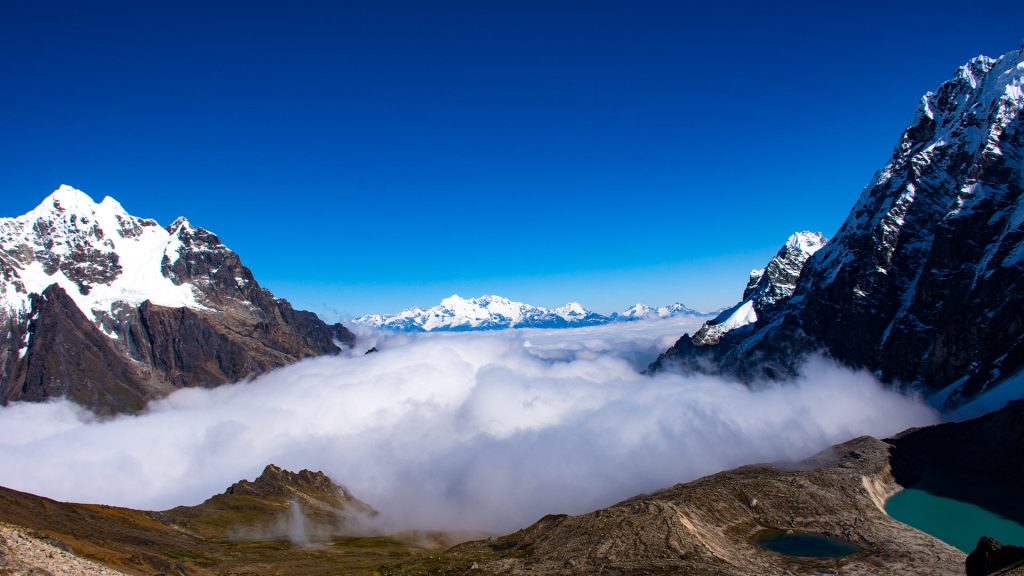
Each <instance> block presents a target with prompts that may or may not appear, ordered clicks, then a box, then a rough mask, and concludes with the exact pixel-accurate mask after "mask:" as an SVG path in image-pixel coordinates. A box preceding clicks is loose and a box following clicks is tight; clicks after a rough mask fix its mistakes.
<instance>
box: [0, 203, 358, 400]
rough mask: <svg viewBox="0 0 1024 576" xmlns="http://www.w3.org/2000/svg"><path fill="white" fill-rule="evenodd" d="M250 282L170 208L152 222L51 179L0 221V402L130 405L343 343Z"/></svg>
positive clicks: (346, 335) (233, 260)
mask: <svg viewBox="0 0 1024 576" xmlns="http://www.w3.org/2000/svg"><path fill="white" fill-rule="evenodd" d="M354 340H355V338H354V336H353V334H352V333H351V332H350V331H349V330H348V329H347V328H345V327H344V326H342V325H341V324H335V325H327V324H325V323H324V322H323V321H321V320H320V319H319V318H318V317H317V316H316V315H315V314H313V313H311V312H304V311H300V310H295V309H294V308H292V306H291V305H290V304H288V302H286V301H285V300H281V299H278V298H275V297H274V295H273V294H271V293H270V292H269V291H268V290H266V289H264V288H262V287H260V285H259V283H258V282H256V279H255V278H254V277H253V275H252V272H250V271H249V269H248V268H246V267H245V266H244V265H242V262H241V260H240V259H239V257H238V255H237V254H235V253H234V252H232V251H231V250H230V249H228V247H227V246H225V245H224V244H223V243H221V241H220V240H219V239H218V238H217V236H215V235H214V234H212V233H211V232H208V231H206V230H204V229H202V228H197V227H194V226H192V225H191V224H190V223H189V222H188V220H186V219H184V218H179V219H178V220H176V221H175V222H174V223H172V224H171V225H170V226H168V227H166V228H163V227H161V226H160V225H159V224H157V223H156V222H155V221H153V220H147V219H142V218H137V217H135V216H132V215H130V214H128V213H127V212H126V211H125V210H124V209H123V208H122V207H121V205H120V204H118V203H117V201H115V200H113V199H112V198H109V197H108V198H105V199H104V200H103V201H102V202H100V203H96V202H94V201H93V200H92V198H90V197H89V196H88V195H86V194H85V193H83V192H81V191H79V190H75V189H74V188H71V187H69V186H61V187H60V188H59V189H58V190H57V191H55V192H54V193H53V194H51V195H50V196H49V197H47V198H46V199H45V200H44V201H43V203H42V204H40V205H39V206H38V207H37V208H35V209H34V210H32V211H31V212H29V213H28V214H25V215H24V216H20V217H18V218H4V219H0V401H3V402H4V403H6V402H11V401H16V400H27V401H43V400H47V399H50V398H54V397H67V398H70V399H72V400H74V401H75V402H77V403H79V404H81V405H83V406H86V407H89V408H91V409H93V410H94V411H96V412H99V413H106V414H111V413H121V412H134V411H138V410H141V409H142V408H143V407H144V406H145V404H146V402H147V401H148V400H151V399H153V398H158V397H160V396H164V395H166V394H168V393H170V392H172V391H174V390H176V389H178V388H182V387H190V386H205V387H211V386H217V385H219V384H224V383H228V382H235V381H238V380H241V379H244V378H247V377H250V376H253V375H256V374H259V373H261V372H265V371H267V370H270V369H273V368H276V367H279V366H283V365H286V364H290V363H292V362H295V361H297V360H299V359H301V358H305V357H309V356H317V355H322V354H335V353H338V352H340V351H341V349H342V347H344V346H351V345H352V344H353V343H354Z"/></svg>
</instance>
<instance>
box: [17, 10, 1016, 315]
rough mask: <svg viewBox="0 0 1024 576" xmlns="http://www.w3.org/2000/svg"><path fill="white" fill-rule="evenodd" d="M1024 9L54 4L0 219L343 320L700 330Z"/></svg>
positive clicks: (1006, 38) (20, 107)
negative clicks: (451, 307)
mask: <svg viewBox="0 0 1024 576" xmlns="http://www.w3.org/2000/svg"><path fill="white" fill-rule="evenodd" d="M1022 22H1024V3H1022V2H972V3H970V6H968V4H965V3H963V2H959V3H955V4H953V3H951V4H950V5H949V6H943V5H942V4H941V3H937V2H927V3H909V2H907V3H904V2H899V3H870V2H850V3H843V4H838V3H835V2H820V1H816V2H750V3H725V2H716V3H714V5H713V6H712V5H711V3H701V4H692V5H690V4H688V3H685V2H681V1H674V2H668V1H666V2H645V1H633V0H631V1H625V0H623V1H621V2H605V1H595V0H585V1H582V0H581V1H578V2H576V1H557V0H545V1H536V2H530V1H522V0H517V1H508V2H477V1H474V2H426V1H410V2H388V1H383V0H381V1H343V2H276V3H264V2H234V3H223V4H221V5H217V6H211V5H208V3H205V2H201V3H191V2H181V1H175V2H124V3H113V2H88V3H86V2H68V3H54V2H45V1H40V0H24V1H18V0H7V1H5V2H4V3H3V9H2V11H0V51H2V52H0V87H2V89H0V198H2V199H0V215H17V214H21V213H24V212H26V211H27V210H29V209H30V208H31V207H33V206H34V205H35V204H37V203H38V202H39V200H40V199H42V198H43V197H44V196H45V195H46V194H47V193H49V192H50V191H51V190H53V189H54V188H56V187H57V185H59V184H61V183H68V184H71V185H73V186H76V187H78V188H81V189H83V190H85V191H86V192H88V193H90V194H91V195H93V196H94V197H95V198H96V199H97V200H98V199H100V198H102V197H103V196H105V195H110V196H113V197H115V198H117V199H118V200H120V201H121V203H122V204H124V206H125V207H126V208H127V209H128V210H129V211H130V212H132V213H134V214H137V215H140V216H147V217H152V218H156V219H157V220H159V221H160V222H161V223H165V224H166V223H169V222H170V221H171V220H173V219H174V218H175V217H176V216H178V215H180V214H185V215H187V216H189V218H190V219H191V220H192V221H193V222H195V223H196V224H198V225H201V226H203V227H206V228H209V229H211V230H213V231H214V232H216V233H218V234H219V235H220V236H221V237H222V239H223V240H224V241H225V242H226V243H227V244H228V245H229V246H231V247H232V248H234V249H235V250H236V251H237V252H239V253H240V254H241V256H242V258H243V260H244V261H245V262H246V263H247V264H248V265H249V266H250V267H251V268H252V269H253V271H254V272H255V274H256V276H257V278H258V279H259V280H260V281H261V282H262V283H263V284H264V285H266V286H268V287H269V288H271V289H272V290H274V291H275V292H276V293H277V294H278V295H281V296H284V297H287V298H289V299H291V300H292V301H293V302H295V303H296V304H298V305H300V306H303V307H307V308H310V309H313V310H315V311H317V312H321V313H325V312H326V315H327V316H328V317H331V318H333V317H336V316H337V315H339V314H342V315H343V314H358V313H365V312H388V311H397V310H398V309H400V308H403V307H406V306H410V305H430V304H433V303H436V301H438V300H439V299H440V298H442V297H444V296H446V295H448V294H450V293H453V292H458V293H460V294H462V295H464V296H471V295H478V294H481V293H492V292H493V293H499V294H503V295H506V296H509V297H512V298H517V299H521V300H525V301H528V302H532V303H535V304H540V305H547V306H556V305H559V304H562V303H564V302H565V301H566V300H569V299H578V300H580V301H582V302H583V303H584V304H587V305H589V306H590V307H592V308H596V309H598V310H599V311H603V312H607V311H610V310H612V309H620V308H623V307H624V306H626V305H628V304H630V303H632V302H635V301H638V300H639V301H645V302H649V303H651V304H662V303H668V302H672V301H676V300H679V301H683V302H685V303H687V304H689V305H691V306H696V307H700V308H714V307H720V306H725V305H728V304H731V303H732V302H734V301H735V300H737V299H738V297H739V295H740V292H741V291H742V288H743V285H744V282H745V280H746V275H747V273H748V272H749V270H750V269H751V268H753V267H758V266H761V265H763V264H764V262H765V261H767V259H768V258H770V257H771V255H772V254H773V253H774V252H775V250H776V249H777V248H778V247H779V245H780V244H781V243H782V242H783V241H784V240H785V239H786V237H787V236H788V235H789V234H790V232H792V231H794V230H803V229H812V230H820V231H822V232H824V233H825V234H827V235H831V234H832V233H834V232H835V230H836V229H837V228H838V226H839V224H840V223H841V222H842V220H843V219H844V218H845V216H846V214H847V212H848V211H849V208H850V206H851V205H852V203H853V201H854V199H855V198H856V196H857V195H858V194H859V192H860V190H861V189H862V188H863V186H864V185H865V184H866V183H867V181H868V180H869V179H870V178H871V176H872V174H873V173H874V171H875V170H877V169H879V168H880V167H881V166H882V165H883V164H884V162H885V160H886V159H887V157H888V155H889V153H890V151H891V149H892V147H893V145H894V144H895V141H896V138H897V137H898V135H899V134H900V132H901V131H902V129H903V128H904V127H905V125H906V123H907V122H908V121H909V120H910V118H911V116H912V114H913V112H914V109H915V108H916V106H917V103H918V100H919V98H920V97H921V95H922V94H923V93H924V92H925V91H927V90H930V89H933V88H934V87H936V86H937V85H938V84H939V83H941V82H942V81H944V80H945V79H947V78H948V77H949V76H951V74H952V73H953V71H954V70H955V68H956V67H957V66H958V65H960V64H962V63H963V62H964V61H966V60H967V59H969V58H971V57H972V56H975V55H977V54H981V53H985V54H990V55H993V56H997V55H1000V54H1002V53H1005V52H1008V51H1010V50H1013V49H1016V48H1018V47H1019V46H1020V44H1021V40H1022V39H1024V26H1022V25H1021V23H1022Z"/></svg>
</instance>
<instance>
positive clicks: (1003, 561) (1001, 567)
mask: <svg viewBox="0 0 1024 576" xmlns="http://www.w3.org/2000/svg"><path fill="white" fill-rule="evenodd" d="M966 567H967V576H989V575H990V574H1007V573H1008V572H1007V569H1011V568H1017V569H1020V570H1021V572H1024V548H1021V547H1020V546H1004V545H1003V544H1002V543H1001V542H999V541H998V540H996V539H995V538H990V537H988V536H984V537H982V538H981V539H980V540H978V545H977V546H976V547H975V548H974V551H973V552H971V553H970V554H969V555H968V556H967V562H966Z"/></svg>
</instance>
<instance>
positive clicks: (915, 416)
mask: <svg viewBox="0 0 1024 576" xmlns="http://www.w3.org/2000/svg"><path fill="white" fill-rule="evenodd" d="M682 322H683V321H679V320H677V321H664V322H652V323H637V324H629V325H620V326H617V327H616V326H614V325H613V326H606V327H600V329H597V328H595V329H575V330H559V331H548V330H517V331H505V332H492V333H474V334H443V335H442V334H438V335H416V336H398V337H387V336H382V337H381V338H380V339H379V341H377V342H372V343H373V344H376V345H378V347H380V349H381V351H380V352H379V353H376V354H370V355H366V356H352V357H325V358H315V359H310V360H306V361H303V362H300V363H298V364H296V365H293V366H290V367H287V368H283V369H280V370H277V371H274V372H272V373H269V374H266V375H264V376H262V377H260V378H258V379H256V380H254V381H252V382H247V383H240V384H234V385H229V386H223V387H220V388H216V389H213V390H182V391H180V392H177V393H175V394H173V395H171V396H170V397H168V398H166V399H164V400H161V401H159V402H156V403H154V404H152V405H151V407H150V410H149V411H148V412H147V413H145V414H142V415H138V416H127V417H120V418H117V419H114V420H109V421H103V422H98V421H95V420H94V419H93V418H91V417H90V416H89V415H88V414H86V413H84V412H83V411H81V410H80V409H78V408H76V407H75V406H74V405H73V404H71V403H68V402H66V401H60V402H52V403H48V404H15V405H11V406H8V407H6V408H3V409H0V485H4V486H8V487H11V488H15V489H18V490H24V491H28V492H32V493H36V494H41V495H44V496H48V497H51V498H57V499H60V500H71V501H79V502H100V503H105V504H114V505H124V506H131V507H135V508H148V509H163V508H168V507H172V506H175V505H180V504H195V503H198V502H201V501H202V500H204V499H205V498H207V497H209V496H211V495H213V494H216V493H219V492H222V491H223V490H224V488H225V487H227V486H228V485H230V484H231V483H233V482H235V481H237V480H239V479H241V478H254V477H255V476H256V475H258V474H259V472H260V471H261V470H262V468H263V467H264V466H265V465H266V464H268V463H275V464H278V465H281V466H284V467H286V468H290V469H296V470H297V469H301V468H310V469H318V470H324V471H325V472H327V473H328V474H329V475H330V476H331V477H332V478H334V479H335V480H336V481H337V482H339V483H341V484H344V485H345V486H347V487H348V488H349V489H350V490H351V491H352V492H353V493H354V494H355V495H356V496H357V497H358V498H360V499H362V500H364V501H366V502H368V503H369V504H371V505H372V506H374V507H375V508H377V509H378V510H380V511H381V513H382V514H381V518H382V521H383V522H384V523H385V524H386V526H385V527H386V528H387V529H392V530H406V529H446V530H474V531H486V532H496V533H497V532H507V531H511V530H514V529H517V528H520V527H523V526H526V525H528V524H530V523H531V522H533V521H535V520H537V519H538V518H540V517H541V516H543V515H544V514H548V513H579V512H583V511H587V510H591V509H594V508H598V507H601V506H606V505H609V504H612V503H614V502H616V501H619V500H621V499H623V498H627V497H629V496H632V495H635V494H637V493H641V492H649V491H651V490H655V489H658V488H662V487H666V486H670V485H672V484H675V483H677V482H683V481H687V480H690V479H693V478H696V477H699V476H702V475H705V474H709V473H712V472H716V471H719V470H723V469H727V468H731V467H734V466H738V465H741V464H747V463H752V462H763V461H776V460H787V459H798V458H802V457H805V456H807V455H809V454H811V453H813V452H815V451H817V450H820V449H822V448H824V447H826V446H828V445H831V444H833V443H836V442H840V441H844V440H846V439H849V438H851V437H854V436H858V435H861V434H872V435H875V436H883V437H884V436H887V435H891V434H893V433H896V432H899V431H901V430H903V429H905V428H908V427H911V426H921V425H925V424H930V423H933V422H935V421H937V416H936V414H935V412H934V411H932V410H931V409H930V408H928V407H927V406H925V405H924V404H923V403H921V402H920V401H919V400H917V399H915V398H909V397H906V396H902V395H900V394H898V393H896V392H893V391H890V390H886V389H883V388H882V387H881V386H880V385H879V384H878V383H877V382H876V381H874V380H873V379H872V378H871V377H870V376H869V375H866V374H863V373H856V372H851V371H849V370H846V369H843V368H840V367H837V366H835V365H833V364H831V363H829V362H827V361H824V360H813V361H811V362H810V363H809V364H808V365H807V366H805V368H804V370H803V373H802V375H801V376H800V377H799V378H798V379H797V380H796V381H795V382H792V383H789V384H785V385H766V386H759V387H757V389H756V390H751V389H749V388H747V387H744V386H741V385H738V384H734V383H729V382H724V381H722V380H719V379H716V378H711V377H706V376H680V375H671V374H662V375H659V376H657V377H653V378H650V377H646V376H642V375H640V374H638V373H637V370H636V367H637V366H639V365H643V364H644V363H645V362H648V361H650V360H651V359H652V358H653V356H654V355H655V354H656V353H657V351H658V350H662V349H664V348H665V347H666V346H665V340H666V339H668V340H669V341H671V340H673V339H674V338H675V337H677V336H678V335H679V334H680V333H681V331H683V329H684V328H687V329H688V326H683V324H682ZM690 322H693V321H692V320H690ZM645 325H646V326H645Z"/></svg>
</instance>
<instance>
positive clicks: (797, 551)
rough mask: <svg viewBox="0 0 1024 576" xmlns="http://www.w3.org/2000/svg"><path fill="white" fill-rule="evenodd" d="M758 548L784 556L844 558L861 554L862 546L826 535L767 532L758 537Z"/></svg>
mask: <svg viewBox="0 0 1024 576" xmlns="http://www.w3.org/2000/svg"><path fill="white" fill-rule="evenodd" d="M757 544H758V546H760V547H762V548H765V549H766V550H771V551H772V552H775V553H778V554H782V555H784V556H798V557H801V558H842V557H843V556H849V555H850V554H855V553H857V552H860V550H861V548H860V546H857V545H856V544H852V543H850V542H847V541H845V540H840V539H838V538H832V537H831V536H826V535H824V534H812V533H803V534H798V533H793V534H787V533H785V532H775V531H772V532H767V533H763V534H762V535H759V536H758V537H757Z"/></svg>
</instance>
